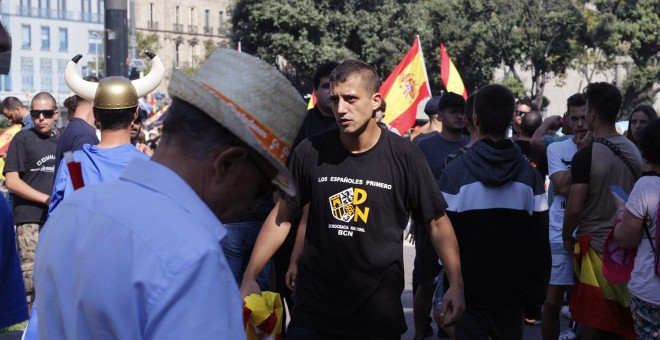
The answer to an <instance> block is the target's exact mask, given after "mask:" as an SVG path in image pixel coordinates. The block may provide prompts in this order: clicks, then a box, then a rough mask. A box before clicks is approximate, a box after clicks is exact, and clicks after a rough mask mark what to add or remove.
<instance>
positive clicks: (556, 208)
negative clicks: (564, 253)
mask: <svg viewBox="0 0 660 340" xmlns="http://www.w3.org/2000/svg"><path fill="white" fill-rule="evenodd" d="M547 152H548V175H549V176H552V175H554V174H555V173H557V172H561V171H570V170H571V161H572V160H573V156H574V155H575V153H576V152H577V145H575V142H573V140H572V139H567V140H564V141H561V142H557V143H552V144H550V145H549V146H548V151H547ZM554 197H555V198H554V200H553V201H552V205H551V206H550V243H559V244H563V240H562V236H561V235H562V230H563V228H564V212H565V211H566V201H567V199H568V197H566V196H564V195H559V194H555V196H554Z"/></svg>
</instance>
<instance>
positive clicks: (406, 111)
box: [380, 36, 431, 133]
mask: <svg viewBox="0 0 660 340" xmlns="http://www.w3.org/2000/svg"><path fill="white" fill-rule="evenodd" d="M380 93H381V95H382V96H383V99H385V102H386V103H387V111H386V112H385V117H384V118H383V121H384V122H385V123H387V124H390V125H391V126H393V127H395V128H396V129H397V130H399V131H401V133H404V132H405V131H408V129H410V128H411V127H412V126H413V124H415V116H416V115H417V105H418V104H419V102H420V101H422V99H425V98H427V97H430V96H431V88H430V86H429V77H428V76H427V74H426V65H424V55H423V54H422V48H421V44H420V42H419V36H418V37H417V38H415V42H414V43H413V45H412V47H410V50H408V53H406V55H405V56H404V57H403V59H401V61H400V62H399V64H398V65H397V66H396V68H394V71H392V73H391V74H390V75H389V77H387V79H385V82H384V83H383V85H382V86H381V87H380Z"/></svg>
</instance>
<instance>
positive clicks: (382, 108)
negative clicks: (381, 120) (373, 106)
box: [378, 99, 387, 116]
mask: <svg viewBox="0 0 660 340" xmlns="http://www.w3.org/2000/svg"><path fill="white" fill-rule="evenodd" d="M378 109H379V110H380V111H382V112H383V116H384V115H385V110H387V104H386V103H385V99H382V100H381V101H380V107H379V108H378Z"/></svg>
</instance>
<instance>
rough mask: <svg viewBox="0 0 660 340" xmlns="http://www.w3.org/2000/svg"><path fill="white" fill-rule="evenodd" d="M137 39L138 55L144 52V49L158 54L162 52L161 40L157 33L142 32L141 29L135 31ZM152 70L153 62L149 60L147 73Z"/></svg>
mask: <svg viewBox="0 0 660 340" xmlns="http://www.w3.org/2000/svg"><path fill="white" fill-rule="evenodd" d="M135 41H136V43H137V53H138V55H140V54H142V53H144V50H150V51H152V52H154V53H156V55H157V54H158V53H160V40H159V39H158V35H157V34H156V33H142V32H140V31H137V30H136V31H135ZM150 70H151V62H147V67H146V69H145V70H144V73H145V74H148V73H149V71H150Z"/></svg>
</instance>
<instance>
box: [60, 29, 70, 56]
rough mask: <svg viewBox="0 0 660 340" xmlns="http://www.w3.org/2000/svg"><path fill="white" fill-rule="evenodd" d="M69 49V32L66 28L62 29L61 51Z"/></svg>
mask: <svg viewBox="0 0 660 340" xmlns="http://www.w3.org/2000/svg"><path fill="white" fill-rule="evenodd" d="M68 49H69V31H67V29H66V28H60V51H66V50H68Z"/></svg>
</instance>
